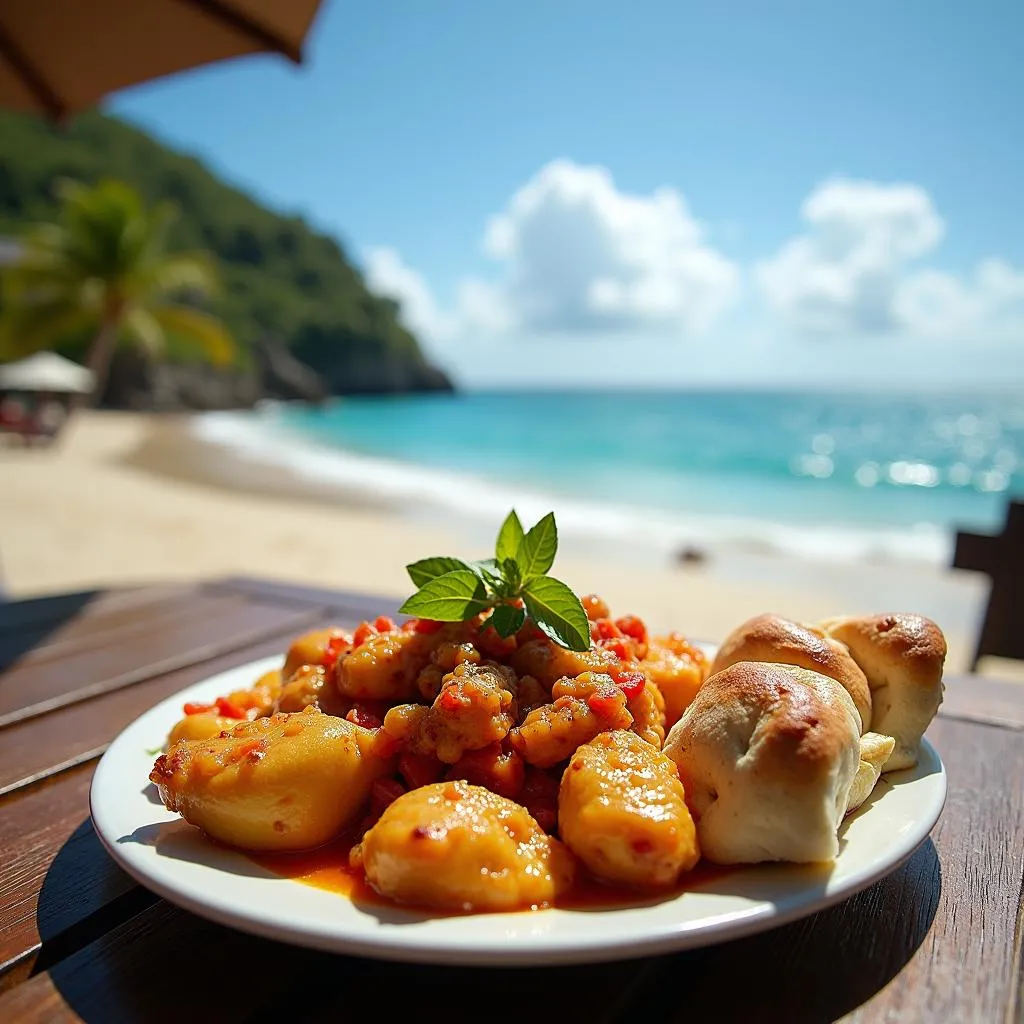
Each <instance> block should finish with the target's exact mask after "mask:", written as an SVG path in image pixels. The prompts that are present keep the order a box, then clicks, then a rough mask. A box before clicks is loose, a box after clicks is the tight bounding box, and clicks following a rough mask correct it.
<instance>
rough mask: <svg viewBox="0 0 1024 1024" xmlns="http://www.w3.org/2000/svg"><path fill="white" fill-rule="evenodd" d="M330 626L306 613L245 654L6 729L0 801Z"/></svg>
mask: <svg viewBox="0 0 1024 1024" xmlns="http://www.w3.org/2000/svg"><path fill="white" fill-rule="evenodd" d="M331 621H333V620H331ZM326 623H327V620H325V619H324V618H323V617H322V615H321V613H320V612H319V611H318V610H313V611H310V612H305V613H303V614H302V616H301V617H300V618H298V619H297V618H296V617H295V616H294V615H289V616H288V617H287V619H286V625H285V626H284V628H283V629H279V630H275V631H273V632H271V633H270V634H269V635H268V636H265V637H264V638H263V639H261V640H259V641H258V642H257V643H254V644H246V645H245V647H244V650H242V651H239V650H232V651H229V652H228V653H227V654H223V655H221V656H220V657H217V658H212V659H210V660H208V661H203V662H200V663H199V664H193V665H188V666H187V667H185V668H181V669H178V670H176V671H173V672H166V673H161V674H159V675H156V676H154V677H153V678H151V679H146V680H143V681H141V682H139V683H136V684H134V685H132V686H125V687H122V688H121V689H118V690H113V691H112V692H110V693H106V694H102V695H100V696H99V697H96V698H94V699H93V700H86V701H78V702H76V703H74V704H67V705H65V706H64V707H60V708H57V709H56V710H54V711H51V712H50V713H49V714H47V715H42V716H37V717H34V718H27V719H24V720H23V721H20V722H15V723H13V724H11V725H8V726H7V727H6V728H4V729H0V797H2V796H3V795H5V794H6V793H9V792H12V791H13V790H15V789H19V788H21V787H23V786H26V785H30V784H32V783H34V782H36V781H37V780H38V779H39V778H42V777H45V776H47V775H51V774H53V773H55V772H57V771H64V770H67V769H68V768H71V767H74V765H76V764H80V763H82V762H84V761H87V760H91V759H92V758H96V757H99V756H100V754H102V753H103V751H104V750H105V749H106V747H107V745H108V744H109V743H110V741H111V740H112V739H113V738H114V737H115V736H116V735H117V734H118V733H119V732H120V731H121V730H122V729H124V728H125V726H127V725H129V724H130V723H131V722H133V721H134V720H135V719H136V718H138V716H139V715H141V714H142V713H143V712H144V711H147V710H148V709H149V708H151V707H153V705H154V704H157V703H159V702H160V701H161V700H163V699H164V698H165V697H169V696H170V695H171V694H173V693H177V692H178V691H179V690H182V689H184V688H185V687H186V686H191V685H192V684H193V683H196V682H199V681H200V680H201V679H205V678H207V677H208V676H212V675H216V674H217V673H218V672H223V671H225V670H227V669H229V668H233V667H234V666H235V665H239V664H242V663H244V662H247V661H253V660H255V659H257V658H262V657H265V656H267V655H271V654H277V653H280V654H281V658H282V662H283V660H284V651H285V650H286V649H287V646H288V644H289V643H290V641H291V640H292V639H293V638H294V637H295V636H296V635H297V634H298V633H300V632H303V631H304V630H306V629H316V628H318V627H320V626H322V625H325V624H326ZM254 681H255V680H254Z"/></svg>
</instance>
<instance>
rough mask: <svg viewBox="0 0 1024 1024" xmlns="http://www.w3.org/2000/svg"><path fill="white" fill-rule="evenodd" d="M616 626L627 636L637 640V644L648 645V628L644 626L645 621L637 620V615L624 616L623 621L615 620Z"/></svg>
mask: <svg viewBox="0 0 1024 1024" xmlns="http://www.w3.org/2000/svg"><path fill="white" fill-rule="evenodd" d="M615 625H616V626H617V627H618V629H619V630H620V631H621V632H623V633H625V634H626V636H631V637H632V638H633V639H634V640H636V641H637V643H641V644H645V643H647V626H646V625H645V624H644V620H643V619H640V618H637V616H635V615H624V616H623V617H622V618H621V619H616V620H615Z"/></svg>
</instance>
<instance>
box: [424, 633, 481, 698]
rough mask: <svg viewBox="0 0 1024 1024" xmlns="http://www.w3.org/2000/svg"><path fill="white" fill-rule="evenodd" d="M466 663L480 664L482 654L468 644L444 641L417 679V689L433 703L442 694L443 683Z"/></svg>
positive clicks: (432, 654)
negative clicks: (446, 677)
mask: <svg viewBox="0 0 1024 1024" xmlns="http://www.w3.org/2000/svg"><path fill="white" fill-rule="evenodd" d="M464 661H469V662H472V663H473V664H474V665H479V664H480V652H479V651H478V650H477V649H476V648H475V647H474V646H473V645H472V644H471V643H468V642H460V641H458V640H444V641H442V642H441V643H439V644H438V645H437V647H436V648H435V650H434V651H433V652H432V653H431V655H430V663H429V664H428V665H426V666H424V668H423V669H421V671H420V674H419V675H418V676H417V677H416V689H417V690H419V692H420V695H421V696H422V697H423V698H424V699H425V700H429V701H431V702H433V700H434V698H435V697H437V695H438V694H439V693H440V692H441V682H442V680H443V679H444V677H445V676H446V675H447V674H448V673H449V672H451V671H452V669H454V668H455V667H456V666H457V665H461V664H462V663H463V662H464Z"/></svg>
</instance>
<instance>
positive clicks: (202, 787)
mask: <svg viewBox="0 0 1024 1024" xmlns="http://www.w3.org/2000/svg"><path fill="white" fill-rule="evenodd" d="M375 747H376V744H375V736H374V734H373V733H372V732H371V731H370V730H368V729H362V728H360V727H359V726H357V725H353V724H352V723H351V722H346V721H345V720H344V719H341V718H333V717H331V716H330V715H325V714H323V713H321V712H320V711H318V710H317V709H316V708H312V707H311V708H307V709H306V710H305V711H303V712H301V713H300V714H294V715H287V714H276V715H273V716H272V717H270V718H258V719H256V721H254V722H243V723H242V724H240V725H236V726H235V728H234V729H232V730H231V732H230V733H228V734H227V735H226V736H216V737H213V738H211V739H206V740H182V741H181V742H178V743H175V744H174V745H173V746H172V747H171V748H170V749H169V750H168V752H167V753H166V754H163V755H162V756H160V757H158V758H157V760H156V764H155V765H154V767H153V771H152V772H151V773H150V776H149V777H150V779H151V780H152V781H153V782H154V783H156V785H157V786H158V787H159V790H160V798H161V799H162V800H163V802H164V804H165V805H166V807H167V809H168V810H171V811H177V812H178V813H179V814H180V815H181V816H182V817H183V818H184V819H185V820H186V821H188V822H190V823H191V824H193V825H197V826H198V827H199V828H201V829H202V830H203V831H204V832H206V833H208V834H209V835H211V836H213V838H214V839H219V840H220V841H221V842H223V843H228V844H230V845H231V846H237V847H239V848H241V849H243V850H303V849H308V848H310V847H313V846H319V845H320V844H321V843H325V842H327V840H329V839H331V838H333V837H334V836H335V835H337V834H338V833H339V832H340V831H341V830H342V829H343V828H345V826H346V825H348V824H350V823H351V822H352V821H353V820H354V819H355V817H356V816H357V815H358V813H359V811H360V809H361V807H362V805H363V803H364V802H365V800H366V798H367V796H368V795H369V792H370V785H371V784H372V783H373V781H374V779H376V778H378V777H379V776H381V775H384V774H386V773H387V772H389V771H391V770H393V767H394V759H388V758H384V757H381V756H379V754H377V753H375Z"/></svg>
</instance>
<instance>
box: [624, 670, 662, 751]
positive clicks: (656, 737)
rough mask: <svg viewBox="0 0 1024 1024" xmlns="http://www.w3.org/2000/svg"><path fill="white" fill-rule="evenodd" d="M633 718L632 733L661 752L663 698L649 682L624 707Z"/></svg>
mask: <svg viewBox="0 0 1024 1024" xmlns="http://www.w3.org/2000/svg"><path fill="white" fill-rule="evenodd" d="M626 706H627V707H628V708H629V713H630V714H631V715H632V716H633V732H635V733H636V734H637V736H639V737H641V739H645V740H647V742H648V743H650V744H651V746H652V747H656V748H657V749H658V750H661V745H662V744H663V743H664V742H665V698H664V697H663V696H662V695H661V690H659V689H658V688H657V687H656V686H655V685H654V683H652V682H650V681H649V680H648V681H647V682H645V683H644V685H643V688H642V689H641V690H640V692H639V693H638V694H637V695H636V696H635V697H631V698H630V700H629V703H628V704H627V705H626Z"/></svg>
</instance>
